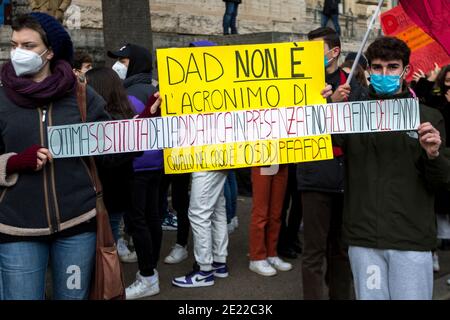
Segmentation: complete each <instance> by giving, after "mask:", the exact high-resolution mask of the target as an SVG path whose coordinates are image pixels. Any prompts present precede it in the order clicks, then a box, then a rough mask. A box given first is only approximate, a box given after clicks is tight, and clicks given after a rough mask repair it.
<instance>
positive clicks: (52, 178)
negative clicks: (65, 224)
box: [44, 104, 61, 230]
mask: <svg viewBox="0 0 450 320" xmlns="http://www.w3.org/2000/svg"><path fill="white" fill-rule="evenodd" d="M52 111H53V104H50V109H49V110H48V123H49V125H50V126H53V119H52ZM44 117H45V114H44ZM50 181H51V190H52V195H53V205H54V210H55V216H56V228H57V230H59V229H60V225H61V215H60V213H59V206H58V198H57V193H56V182H55V164H54V163H53V162H51V163H50Z"/></svg>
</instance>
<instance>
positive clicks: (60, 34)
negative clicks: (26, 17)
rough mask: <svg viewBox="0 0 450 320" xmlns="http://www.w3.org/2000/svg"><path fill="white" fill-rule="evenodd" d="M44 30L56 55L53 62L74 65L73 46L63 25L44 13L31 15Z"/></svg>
mask: <svg viewBox="0 0 450 320" xmlns="http://www.w3.org/2000/svg"><path fill="white" fill-rule="evenodd" d="M30 16H32V17H33V18H34V19H35V20H36V21H37V22H39V24H40V25H41V27H42V29H44V31H45V34H46V36H47V40H48V43H49V45H50V47H51V49H52V50H53V53H54V54H55V56H54V58H53V59H52V60H53V61H57V60H65V61H67V62H68V63H70V64H71V65H72V63H73V44H72V39H71V38H70V35H69V33H68V32H67V31H66V30H65V29H64V27H63V26H62V24H61V23H60V22H59V21H58V20H56V19H55V18H54V17H52V16H50V15H48V14H46V13H42V12H33V13H30Z"/></svg>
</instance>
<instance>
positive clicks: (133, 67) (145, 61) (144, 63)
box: [127, 44, 153, 78]
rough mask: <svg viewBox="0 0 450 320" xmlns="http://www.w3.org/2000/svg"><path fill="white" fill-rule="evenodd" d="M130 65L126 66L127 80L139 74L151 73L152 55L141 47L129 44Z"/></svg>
mask: <svg viewBox="0 0 450 320" xmlns="http://www.w3.org/2000/svg"><path fill="white" fill-rule="evenodd" d="M129 49H130V54H129V57H128V58H129V59H130V64H129V65H128V72H127V78H129V77H132V76H134V75H136V74H139V73H150V74H151V73H152V70H153V67H152V53H151V52H150V51H149V50H148V49H146V48H144V47H141V46H138V45H135V44H129Z"/></svg>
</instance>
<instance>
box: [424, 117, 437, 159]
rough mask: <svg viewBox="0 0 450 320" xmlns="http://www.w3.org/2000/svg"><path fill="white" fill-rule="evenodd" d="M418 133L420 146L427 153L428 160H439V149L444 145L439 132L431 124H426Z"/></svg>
mask: <svg viewBox="0 0 450 320" xmlns="http://www.w3.org/2000/svg"><path fill="white" fill-rule="evenodd" d="M418 132H419V141H420V145H421V146H422V148H424V149H425V151H426V152H427V156H428V158H429V159H435V158H437V157H438V156H439V147H440V146H441V143H442V140H441V135H440V133H439V131H438V130H437V129H436V128H435V127H433V126H432V125H431V123H429V122H425V123H422V124H421V125H420V126H419V128H418Z"/></svg>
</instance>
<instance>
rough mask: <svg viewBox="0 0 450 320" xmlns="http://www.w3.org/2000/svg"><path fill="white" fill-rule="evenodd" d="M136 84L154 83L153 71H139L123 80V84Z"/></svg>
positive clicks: (128, 85) (125, 85)
mask: <svg viewBox="0 0 450 320" xmlns="http://www.w3.org/2000/svg"><path fill="white" fill-rule="evenodd" d="M135 84H152V74H151V73H138V74H135V75H133V76H130V77H128V78H126V79H125V80H124V81H123V86H124V87H125V88H129V87H131V86H132V85H135Z"/></svg>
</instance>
